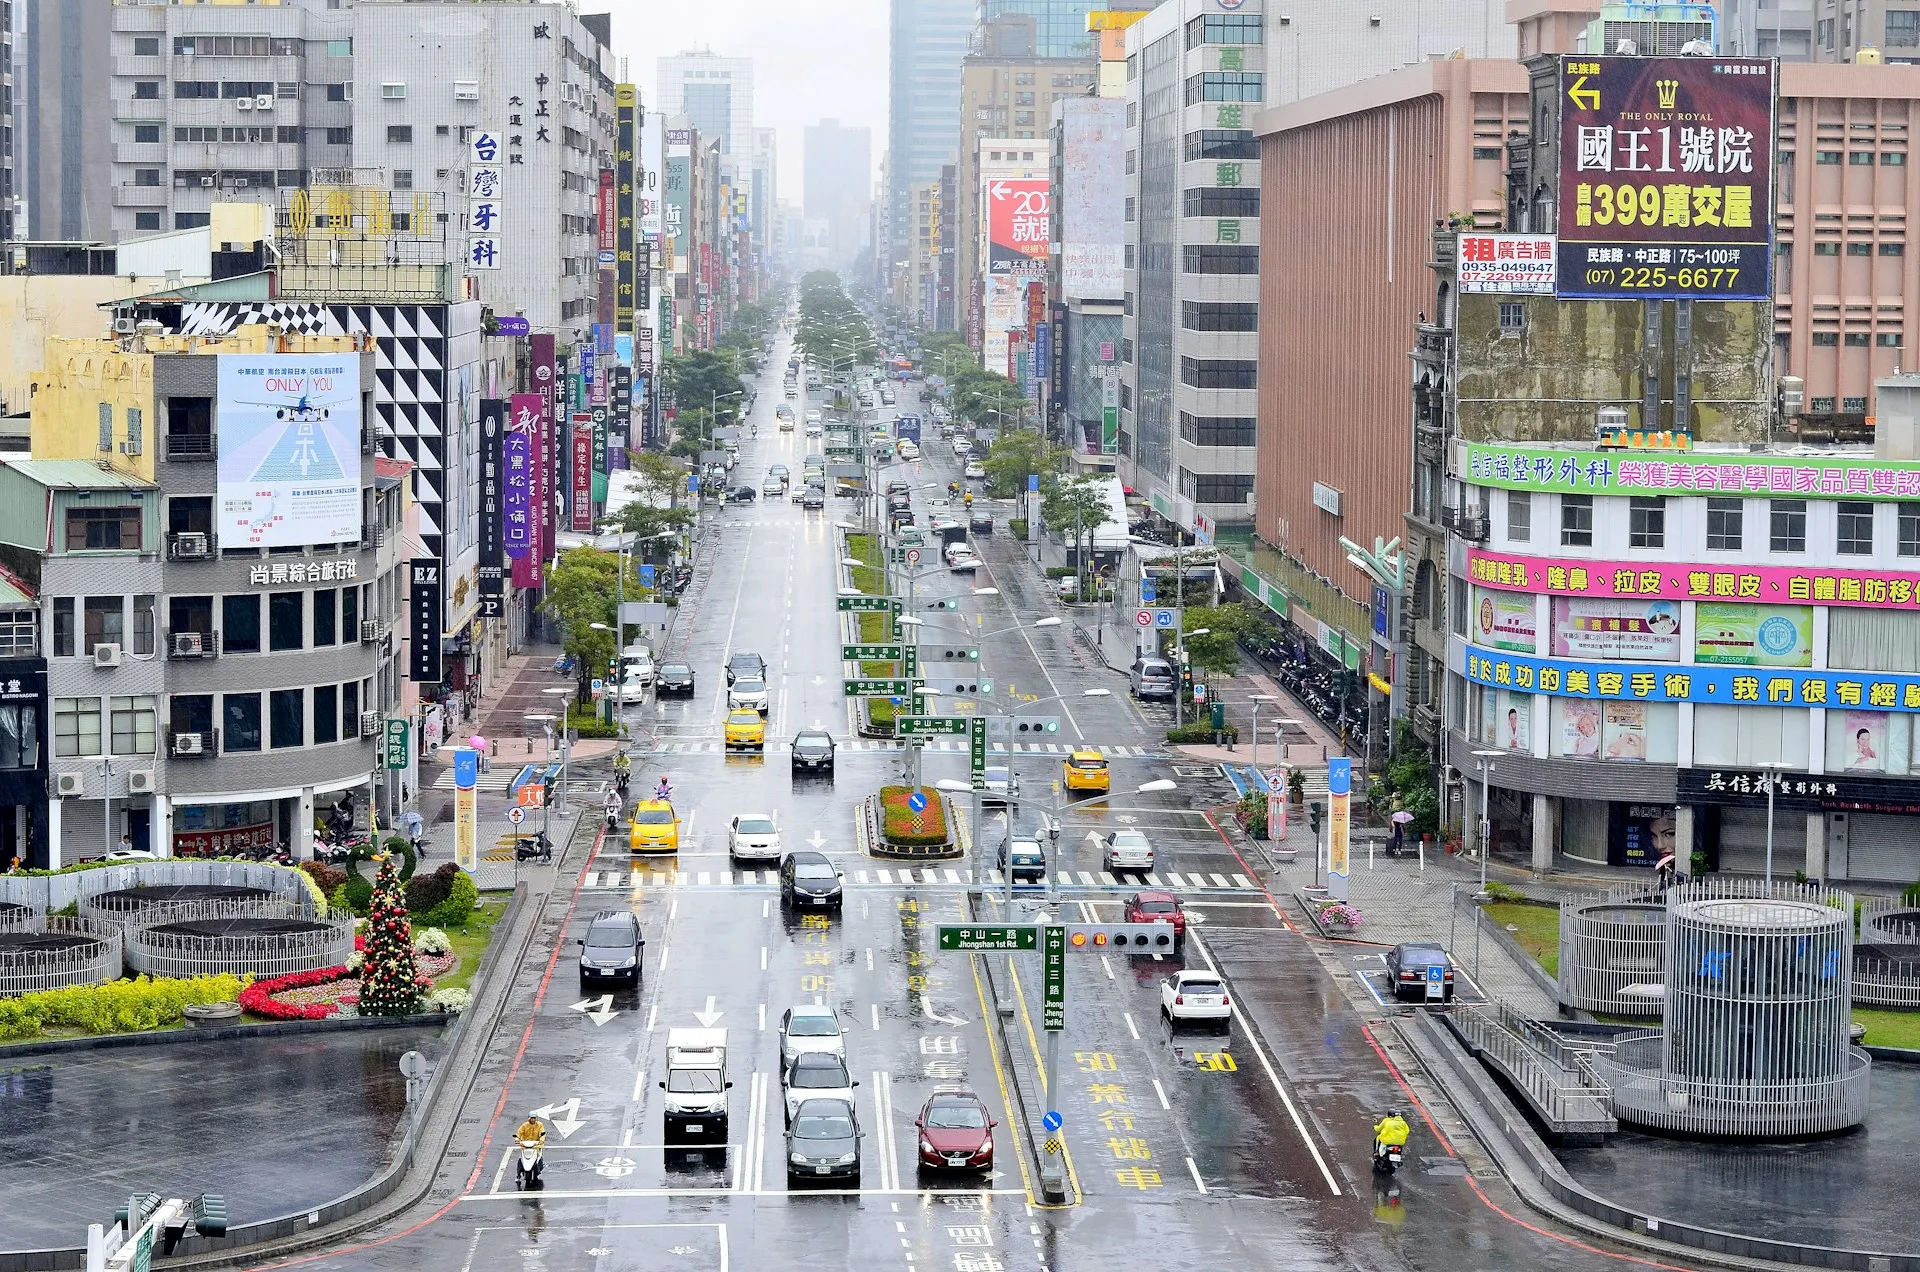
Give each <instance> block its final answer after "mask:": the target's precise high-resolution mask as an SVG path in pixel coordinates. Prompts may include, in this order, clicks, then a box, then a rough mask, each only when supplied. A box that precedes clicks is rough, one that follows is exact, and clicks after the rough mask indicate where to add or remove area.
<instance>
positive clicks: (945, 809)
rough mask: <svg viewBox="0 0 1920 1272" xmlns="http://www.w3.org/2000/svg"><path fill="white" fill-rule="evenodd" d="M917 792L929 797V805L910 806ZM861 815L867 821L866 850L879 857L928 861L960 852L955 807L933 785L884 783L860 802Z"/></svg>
mask: <svg viewBox="0 0 1920 1272" xmlns="http://www.w3.org/2000/svg"><path fill="white" fill-rule="evenodd" d="M916 793H918V794H920V795H923V796H925V797H926V807H924V808H921V809H917V810H916V809H914V808H913V807H912V806H911V804H910V801H911V799H912V797H913V796H914V795H915V794H916ZM860 815H861V817H862V818H863V819H864V820H865V822H866V827H867V836H866V838H867V850H868V851H869V852H871V853H872V854H873V855H874V856H876V857H890V858H899V859H908V860H914V861H929V860H942V859H948V858H954V857H958V856H960V855H961V848H960V842H959V839H958V837H957V836H956V835H955V833H954V820H953V810H952V808H951V807H950V806H949V804H948V802H947V797H946V796H944V795H942V794H941V793H940V792H939V791H937V790H935V789H933V788H932V787H930V786H921V787H910V786H883V787H881V788H880V790H879V792H878V793H876V794H873V795H869V796H868V797H867V798H866V799H864V800H862V801H861V805H860Z"/></svg>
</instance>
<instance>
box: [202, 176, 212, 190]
mask: <svg viewBox="0 0 1920 1272" xmlns="http://www.w3.org/2000/svg"><path fill="white" fill-rule="evenodd" d="M200 185H201V188H202V189H206V190H211V189H213V178H212V177H202V178H200Z"/></svg>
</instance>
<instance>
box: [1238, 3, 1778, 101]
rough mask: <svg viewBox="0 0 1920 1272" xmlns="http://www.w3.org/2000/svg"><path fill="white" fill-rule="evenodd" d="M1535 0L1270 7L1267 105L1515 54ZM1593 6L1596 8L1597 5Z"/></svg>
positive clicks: (1559, 5)
mask: <svg viewBox="0 0 1920 1272" xmlns="http://www.w3.org/2000/svg"><path fill="white" fill-rule="evenodd" d="M1541 2H1542V0H1378V3H1369V4H1365V5H1355V6H1352V7H1348V6H1345V5H1324V6H1323V5H1315V6H1313V7H1312V8H1311V9H1308V8H1302V7H1299V6H1294V5H1270V6H1268V9H1267V24H1266V25H1267V66H1266V71H1267V81H1268V82H1267V104H1268V105H1270V106H1278V105H1282V104H1284V103H1286V102H1293V101H1298V100H1300V99H1301V98H1303V97H1313V96H1315V95H1317V94H1320V93H1326V92H1331V91H1332V90H1334V89H1336V88H1340V87H1341V86H1343V85H1346V84H1353V83H1357V82H1359V81H1360V80H1363V79H1366V78H1368V77H1370V76H1374V75H1380V74H1384V73H1385V72H1387V71H1392V70H1397V69H1399V68H1400V67H1403V66H1413V65H1416V64H1417V63H1420V62H1427V61H1432V60H1433V59H1435V58H1445V57H1452V58H1462V57H1464V58H1476V57H1513V56H1514V55H1515V52H1516V48H1515V43H1514V41H1515V27H1514V22H1517V21H1519V17H1518V15H1517V14H1516V12H1515V11H1516V10H1531V9H1533V8H1535V7H1537V5H1538V4H1539V3H1541ZM1544 2H1546V3H1552V4H1553V5H1554V7H1555V8H1556V9H1565V8H1566V7H1567V6H1566V5H1565V4H1564V3H1560V2H1559V0H1544ZM1739 2H1740V0H1735V3H1739ZM1801 2H1804V0H1801ZM1593 8H1594V12H1595V13H1596V14H1597V13H1598V12H1599V5H1598V3H1595V4H1594V6H1593ZM1766 12H1768V13H1769V14H1771V13H1774V12H1777V10H1774V9H1769V10H1767V11H1766ZM1510 15H1513V16H1512V20H1509V17H1510Z"/></svg>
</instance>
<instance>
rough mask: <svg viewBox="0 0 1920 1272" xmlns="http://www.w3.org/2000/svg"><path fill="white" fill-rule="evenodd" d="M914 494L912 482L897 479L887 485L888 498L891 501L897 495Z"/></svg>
mask: <svg viewBox="0 0 1920 1272" xmlns="http://www.w3.org/2000/svg"><path fill="white" fill-rule="evenodd" d="M912 493H913V483H912V482H910V481H906V480H904V479H902V478H899V477H896V478H894V479H893V480H892V481H890V482H888V483H887V497H888V498H889V499H891V498H892V497H893V496H895V495H910V494H912Z"/></svg>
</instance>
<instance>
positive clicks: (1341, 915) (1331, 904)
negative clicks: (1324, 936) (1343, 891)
mask: <svg viewBox="0 0 1920 1272" xmlns="http://www.w3.org/2000/svg"><path fill="white" fill-rule="evenodd" d="M1360 921H1361V920H1360V911H1359V910H1358V909H1357V908H1355V907H1354V906H1351V905H1348V904H1347V903H1346V902H1344V901H1327V902H1325V903H1323V904H1322V905H1321V906H1320V926H1321V927H1323V928H1326V929H1327V930H1328V931H1330V932H1352V931H1354V930H1356V929H1357V928H1359V926H1360Z"/></svg>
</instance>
